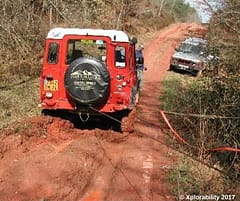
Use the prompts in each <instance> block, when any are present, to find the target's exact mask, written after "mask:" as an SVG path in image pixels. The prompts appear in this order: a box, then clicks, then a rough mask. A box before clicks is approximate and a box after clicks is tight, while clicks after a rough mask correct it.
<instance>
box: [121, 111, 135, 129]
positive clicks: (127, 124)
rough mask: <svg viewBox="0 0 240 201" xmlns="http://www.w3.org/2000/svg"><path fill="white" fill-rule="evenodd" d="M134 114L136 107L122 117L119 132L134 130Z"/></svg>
mask: <svg viewBox="0 0 240 201" xmlns="http://www.w3.org/2000/svg"><path fill="white" fill-rule="evenodd" d="M135 116H136V108H134V109H132V110H131V111H128V113H127V115H126V116H124V117H123V118H122V121H121V132H122V133H132V132H134V120H135Z"/></svg>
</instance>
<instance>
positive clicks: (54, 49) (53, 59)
mask: <svg viewBox="0 0 240 201" xmlns="http://www.w3.org/2000/svg"><path fill="white" fill-rule="evenodd" d="M58 49H59V44H58V43H50V44H49V47H48V57H47V62H48V63H49V64H56V63H57V62H58Z"/></svg>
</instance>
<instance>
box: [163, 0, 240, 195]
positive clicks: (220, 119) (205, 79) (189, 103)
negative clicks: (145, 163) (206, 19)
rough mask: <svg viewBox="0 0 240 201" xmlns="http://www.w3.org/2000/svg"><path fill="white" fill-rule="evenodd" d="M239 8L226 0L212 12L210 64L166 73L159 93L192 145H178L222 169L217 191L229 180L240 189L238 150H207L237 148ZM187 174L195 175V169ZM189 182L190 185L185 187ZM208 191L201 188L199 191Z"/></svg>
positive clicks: (227, 186)
mask: <svg viewBox="0 0 240 201" xmlns="http://www.w3.org/2000/svg"><path fill="white" fill-rule="evenodd" d="M239 9H240V3H239V1H236V0H228V1H227V2H226V5H225V7H224V8H223V10H220V11H218V12H217V13H215V15H214V16H213V17H212V19H211V22H210V24H209V33H208V35H207V38H208V40H209V42H210V48H209V54H211V55H214V56H215V58H218V59H217V60H213V62H211V63H210V64H209V66H208V67H207V69H206V71H205V72H204V73H203V76H202V77H200V78H192V77H189V76H183V75H172V73H169V76H167V79H166V80H165V81H164V86H163V90H164V91H163V94H164V95H163V96H162V97H161V98H160V99H161V103H162V108H163V109H164V110H166V111H171V112H174V113H175V114H174V113H171V114H169V115H168V118H169V119H170V121H171V123H172V125H173V127H174V128H175V129H176V130H177V131H178V132H179V133H180V134H181V135H182V136H183V137H184V139H186V141H187V142H189V144H190V145H191V147H189V146H183V147H182V148H181V149H182V150H184V151H186V152H187V153H188V154H189V156H193V157H194V158H196V159H197V160H201V161H202V162H204V163H206V164H208V165H210V166H211V167H214V168H217V169H219V170H220V171H222V172H223V173H224V174H223V175H222V176H224V182H225V185H224V188H221V189H220V190H219V191H218V193H222V192H223V190H224V192H226V191H227V189H228V190H230V189H231V188H232V187H231V182H232V183H234V185H235V187H234V189H235V194H236V193H237V192H239V189H240V184H239V182H238V181H239V178H240V174H239V172H240V155H239V153H237V152H227V151H226V152H208V150H210V149H211V148H215V147H220V146H229V147H233V148H239V147H240V140H239V139H240V115H239V114H240V79H239V73H240V65H239V57H240V51H239V47H240V40H239V35H240V33H239V30H240V27H239V19H240V15H239V12H238V11H239ZM176 168H179V167H176ZM180 172H181V171H180ZM172 174H173V175H174V171H173V173H172ZM188 176H189V175H188ZM183 177H184V176H183ZM192 177H193V178H194V179H197V177H196V174H193V175H192ZM180 178H181V179H183V178H182V177H180ZM225 179H226V180H225ZM199 181H201V180H199ZM229 181H231V182H229ZM193 187H194V186H189V190H190V188H193ZM202 187H203V186H202ZM215 187H216V188H217V187H218V185H217V184H216V186H215ZM200 189H201V185H200V186H199V190H200ZM211 192H213V191H212V190H211V189H210V190H209V189H208V188H206V189H204V188H203V191H201V192H200V193H201V194H203V193H204V194H206V193H211Z"/></svg>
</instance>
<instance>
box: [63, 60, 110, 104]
mask: <svg viewBox="0 0 240 201" xmlns="http://www.w3.org/2000/svg"><path fill="white" fill-rule="evenodd" d="M64 84H65V88H66V91H67V94H68V95H69V97H70V98H71V99H72V100H73V102H75V103H76V104H78V105H91V106H94V107H100V106H102V105H103V104H104V103H105V102H106V100H107V98H108V95H109V88H110V87H109V86H110V76H109V72H108V70H107V68H106V65H105V64H104V63H102V62H101V61H99V60H97V59H94V58H82V57H81V58H78V59H76V60H74V61H73V62H72V63H71V64H70V65H69V67H68V69H67V71H66V72H65V77H64Z"/></svg>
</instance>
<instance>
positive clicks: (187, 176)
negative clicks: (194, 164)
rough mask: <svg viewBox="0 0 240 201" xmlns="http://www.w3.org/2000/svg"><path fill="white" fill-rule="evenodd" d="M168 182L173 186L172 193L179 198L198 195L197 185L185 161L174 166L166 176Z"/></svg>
mask: <svg viewBox="0 0 240 201" xmlns="http://www.w3.org/2000/svg"><path fill="white" fill-rule="evenodd" d="M168 181H169V182H170V183H171V184H174V189H173V193H174V195H175V196H176V197H177V198H179V197H180V196H182V195H198V194H200V192H199V184H198V182H197V181H196V178H194V176H193V174H192V173H191V170H190V165H189V164H188V162H187V160H184V161H181V163H179V164H177V165H175V166H174V167H173V169H171V170H170V172H169V174H168Z"/></svg>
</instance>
